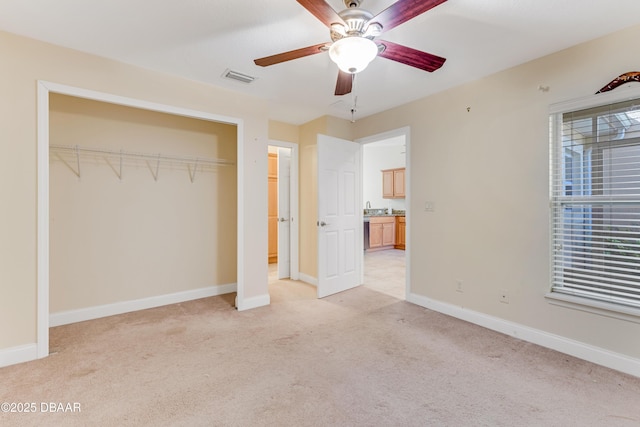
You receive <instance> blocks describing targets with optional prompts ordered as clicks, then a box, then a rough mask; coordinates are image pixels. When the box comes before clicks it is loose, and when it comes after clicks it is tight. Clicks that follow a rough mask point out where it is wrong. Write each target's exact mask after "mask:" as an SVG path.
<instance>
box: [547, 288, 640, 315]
mask: <svg viewBox="0 0 640 427" xmlns="http://www.w3.org/2000/svg"><path fill="white" fill-rule="evenodd" d="M545 298H546V299H547V300H548V301H549V304H552V305H557V306H560V307H566V308H571V309H574V310H580V311H585V312H587V313H593V314H598V315H601V316H606V317H612V318H614V319H618V320H626V321H628V322H633V323H640V309H638V308H634V307H625V306H621V305H618V304H612V303H607V302H603V301H596V300H592V299H589V298H584V297H577V296H573V295H566V294H561V293H558V292H549V293H548V294H546V295H545Z"/></svg>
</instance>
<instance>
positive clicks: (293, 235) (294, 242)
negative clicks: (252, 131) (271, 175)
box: [268, 139, 300, 280]
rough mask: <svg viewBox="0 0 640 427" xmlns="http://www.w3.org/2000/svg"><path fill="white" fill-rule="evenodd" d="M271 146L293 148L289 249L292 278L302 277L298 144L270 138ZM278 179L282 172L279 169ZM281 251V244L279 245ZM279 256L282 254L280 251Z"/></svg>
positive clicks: (290, 184)
mask: <svg viewBox="0 0 640 427" xmlns="http://www.w3.org/2000/svg"><path fill="white" fill-rule="evenodd" d="M268 145H269V146H272V147H279V148H289V149H290V150H291V169H290V171H289V175H290V177H289V179H290V181H289V209H290V214H291V218H292V220H291V227H290V229H289V251H290V262H291V267H290V270H291V280H299V279H300V258H299V256H300V253H299V234H300V213H299V191H298V188H299V175H298V161H299V158H298V157H299V153H298V151H299V150H298V144H296V143H294V142H286V141H278V140H271V139H270V140H269V143H268ZM278 180H280V174H279V171H278ZM278 251H280V246H278ZM278 258H280V254H279V253H278Z"/></svg>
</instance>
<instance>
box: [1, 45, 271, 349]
mask: <svg viewBox="0 0 640 427" xmlns="http://www.w3.org/2000/svg"><path fill="white" fill-rule="evenodd" d="M0 56H1V57H2V61H3V64H4V65H3V66H2V67H0V93H2V97H0V135H2V138H0V148H1V149H2V152H3V153H4V155H3V156H0V174H1V176H0V178H1V179H0V199H1V200H2V209H1V210H0V236H2V239H0V351H2V350H7V349H11V348H18V347H21V346H26V345H32V344H33V343H35V340H36V318H37V317H36V302H37V299H36V285H37V283H36V261H37V260H36V253H37V251H36V249H37V247H36V244H37V241H36V237H37V232H36V213H37V206H36V203H37V198H36V194H37V187H36V179H37V164H36V123H37V117H36V99H37V97H36V87H37V81H38V80H46V81H51V82H55V83H60V84H64V85H69V86H74V87H80V88H84V89H90V90H94V91H99V92H104V93H109V94H115V95H120V96H125V97H130V98H136V99H140V100H144V101H150V102H155V103H159V104H165V105H171V106H175V107H181V108H187V109H192V110H197V111H203V112H206V113H209V114H216V115H222V116H227V117H234V118H237V119H239V120H241V121H242V127H243V130H244V134H243V141H242V146H243V149H242V152H241V153H240V154H241V158H239V162H240V161H242V162H243V163H244V164H245V165H247V167H240V165H239V168H238V170H239V178H240V180H241V181H240V183H241V185H242V186H243V188H244V189H245V191H244V197H243V198H242V199H241V200H240V201H239V202H240V203H241V204H242V205H243V206H244V212H245V216H244V218H241V219H240V222H239V223H238V228H239V229H240V230H242V232H243V233H244V237H243V240H242V242H241V244H242V245H243V246H244V249H245V250H244V253H243V254H242V257H241V259H240V260H239V262H240V263H242V264H243V265H244V269H243V271H242V279H243V280H244V282H245V295H244V296H245V298H247V299H250V298H263V297H264V296H266V295H268V292H267V265H266V263H265V262H263V260H264V259H266V257H267V254H266V252H267V192H266V188H267V183H266V176H267V154H266V153H267V142H268V120H267V106H266V102H265V101H263V100H260V99H257V98H253V97H250V96H246V95H242V94H238V93H234V92H231V91H228V90H224V89H220V88H216V87H212V86H208V85H204V84H199V83H196V82H193V81H188V80H185V79H179V78H176V77H171V76H169V75H166V74H162V73H157V72H151V71H149V70H145V69H141V68H137V67H133V66H129V65H126V64H122V63H119V62H115V61H110V60H106V59H103V58H99V57H96V56H92V55H87V54H84V53H81V52H78V51H73V50H70V49H65V48H61V47H56V46H53V45H49V44H46V43H41V42H38V41H35V40H31V39H26V38H23V37H20V36H16V35H12V34H8V33H2V32H0ZM256 188H261V189H264V191H256V190H255V189H256ZM239 280H240V278H239Z"/></svg>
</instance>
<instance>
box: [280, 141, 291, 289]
mask: <svg viewBox="0 0 640 427" xmlns="http://www.w3.org/2000/svg"><path fill="white" fill-rule="evenodd" d="M290 197H291V149H289V148H282V147H279V148H278V279H285V278H287V277H291V245H290V241H291V208H290V206H291V200H290Z"/></svg>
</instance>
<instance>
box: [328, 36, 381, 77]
mask: <svg viewBox="0 0 640 427" xmlns="http://www.w3.org/2000/svg"><path fill="white" fill-rule="evenodd" d="M377 55H378V46H377V45H376V44H375V43H374V42H373V40H371V39H368V38H365V37H360V36H349V37H344V38H341V39H340V40H337V41H335V42H333V44H332V45H331V47H330V48H329V57H330V58H331V60H332V61H333V62H335V63H336V64H337V65H338V68H340V69H341V70H342V71H344V72H345V73H349V74H356V73H359V72H360V71H362V70H364V69H365V68H367V65H369V63H370V62H371V61H373V58H375V57H376V56H377Z"/></svg>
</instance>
